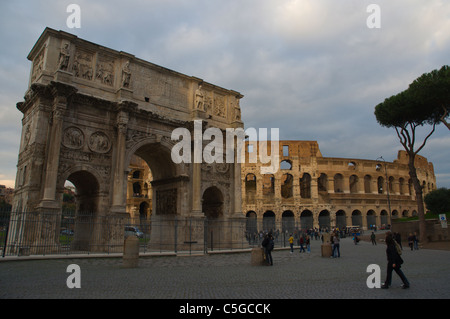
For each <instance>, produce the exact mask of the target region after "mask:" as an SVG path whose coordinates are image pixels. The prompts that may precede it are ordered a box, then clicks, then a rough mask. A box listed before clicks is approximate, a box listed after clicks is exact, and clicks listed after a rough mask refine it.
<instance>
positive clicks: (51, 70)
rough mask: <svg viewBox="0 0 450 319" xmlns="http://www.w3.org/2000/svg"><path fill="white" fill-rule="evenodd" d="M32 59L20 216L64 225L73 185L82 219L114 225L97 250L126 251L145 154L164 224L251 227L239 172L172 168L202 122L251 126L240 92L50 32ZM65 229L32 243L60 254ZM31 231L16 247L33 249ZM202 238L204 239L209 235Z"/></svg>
mask: <svg viewBox="0 0 450 319" xmlns="http://www.w3.org/2000/svg"><path fill="white" fill-rule="evenodd" d="M28 59H29V60H30V61H31V62H32V67H31V74H30V82H29V88H28V90H27V92H26V95H25V101H23V102H20V103H18V104H17V108H18V109H19V110H20V111H21V112H22V113H23V120H22V137H21V143H20V150H19V159H18V165H17V178H16V192H15V197H14V203H13V211H15V212H24V211H27V212H33V218H34V219H37V220H44V219H45V218H46V217H45V216H47V215H48V214H49V213H52V214H53V215H55V214H56V216H58V215H57V214H58V212H60V210H61V202H62V201H61V199H62V194H63V189H64V184H65V182H66V181H70V182H72V183H73V184H74V185H75V187H76V189H77V211H78V212H85V213H88V215H89V218H91V219H94V220H102V221H104V224H105V226H103V227H100V228H99V229H95V230H90V231H89V232H90V233H92V234H95V238H96V241H98V245H94V246H98V247H100V246H102V245H104V244H108V245H110V247H112V246H117V247H118V249H120V247H122V245H123V222H124V221H123V220H124V218H127V217H128V214H127V212H126V204H127V178H128V177H127V176H128V174H129V167H130V162H131V158H132V157H133V156H134V155H137V156H139V157H140V158H142V159H143V160H144V161H145V162H146V163H147V164H148V165H149V167H150V169H151V171H152V174H153V181H152V185H151V186H152V188H151V189H152V192H153V194H152V199H153V200H152V205H153V207H152V211H153V214H152V218H153V219H154V220H157V219H159V220H161V221H163V220H167V222H171V221H174V220H177V219H179V218H187V217H196V218H204V217H205V214H203V212H205V211H206V212H208V213H207V214H206V217H210V218H215V219H217V220H219V219H220V220H221V221H224V222H226V221H227V220H230V219H233V218H242V212H241V198H240V196H241V182H240V179H239V178H236V177H239V174H240V166H239V165H237V166H233V165H229V164H225V165H224V164H211V165H205V164H191V163H181V164H174V162H173V161H172V160H171V150H172V147H173V146H174V145H175V144H176V143H177V141H173V140H172V139H171V134H172V132H173V130H174V129H176V128H186V129H188V130H189V132H193V129H194V121H195V120H201V121H202V124H203V130H205V129H206V128H208V127H215V128H219V129H221V130H225V129H226V128H230V127H233V128H238V127H242V126H243V123H242V122H241V119H240V106H239V100H240V99H241V98H242V97H243V96H242V95H241V94H240V93H238V92H236V91H233V90H228V89H224V88H221V87H218V86H216V85H213V84H211V83H207V82H205V81H203V80H202V79H199V78H196V77H192V76H187V75H184V74H180V73H178V72H175V71H172V70H169V69H166V68H163V67H161V66H158V65H155V64H152V63H150V62H146V61H143V60H141V59H139V58H137V57H135V56H133V55H131V54H128V53H125V52H119V51H115V50H112V49H109V48H106V47H103V46H100V45H97V44H94V43H91V42H88V41H85V40H82V39H80V38H78V37H76V36H74V35H72V34H69V33H66V32H63V31H55V30H52V29H50V28H47V29H45V31H44V32H43V34H42V35H41V37H40V38H39V40H38V41H37V43H36V44H35V46H34V47H33V49H32V50H31V52H30V54H29V56H28ZM192 136H193V134H192ZM211 203H213V204H211ZM217 203H219V204H220V205H219V206H220V207H217ZM209 204H211V205H209ZM208 214H209V215H208ZM53 215H52V216H53ZM49 216H50V215H49ZM24 218H28V217H24ZM52 218H53V217H52ZM57 220H58V217H56V218H53V219H51V220H50V219H49V220H48V222H45V223H44V224H45V225H44V226H43V229H42V231H41V232H40V234H39V235H37V236H33V238H28V239H26V240H25V241H26V242H28V243H29V244H30V245H32V246H33V247H38V246H39V241H40V240H41V239H42V240H43V239H44V238H49V237H50V238H52V240H53V241H55V244H56V245H57V243H58V234H59V224H58V221H57ZM178 226H179V225H178ZM21 227H22V226H21ZM23 227H26V226H23ZM178 229H182V227H178ZM22 230H23V229H22ZM22 230H20V229H16V230H12V231H11V233H10V237H11V238H10V239H11V240H9V242H10V243H14V242H24V240H23V239H24V238H23V236H26V235H24V234H27V233H28V232H27V231H22ZM189 235H190V236H191V235H192V234H189ZM75 236H76V238H75V242H79V244H80V246H83V243H84V242H87V241H89V240H91V242H92V237H91V235H90V234H89V233H87V232H83V231H77V230H76V231H75ZM77 236H80V237H77ZM185 236H186V234H183V233H182V230H180V234H178V236H177V237H173V236H172V237H171V238H166V237H164V236H163V235H161V236H160V238H161V240H174V239H173V238H178V240H180V241H181V243H183V241H184V240H185V239H184V237H185ZM196 236H197V237H198V238H197V240H198V241H199V242H201V241H202V240H203V233H201V232H200V233H199V234H196ZM20 237H21V238H20ZM179 247H180V249H182V245H180V246H179Z"/></svg>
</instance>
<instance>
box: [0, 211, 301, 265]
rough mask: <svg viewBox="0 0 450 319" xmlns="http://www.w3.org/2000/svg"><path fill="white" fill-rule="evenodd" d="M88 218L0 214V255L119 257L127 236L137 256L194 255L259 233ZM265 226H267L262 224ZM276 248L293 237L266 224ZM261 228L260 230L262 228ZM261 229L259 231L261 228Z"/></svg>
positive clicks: (231, 222) (253, 228) (194, 223)
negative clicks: (132, 238) (136, 247)
mask: <svg viewBox="0 0 450 319" xmlns="http://www.w3.org/2000/svg"><path fill="white" fill-rule="evenodd" d="M98 215H99V214H93V213H90V212H84V213H74V212H62V213H61V212H59V213H55V212H52V213H45V212H0V255H1V256H2V257H6V256H30V255H37V256H45V255H75V254H113V253H122V252H123V247H124V240H125V239H126V238H127V237H128V236H136V237H138V238H139V243H140V253H141V254H142V253H144V254H145V253H175V254H194V253H201V254H204V253H208V252H212V251H222V250H237V249H247V248H252V247H257V246H259V245H260V244H261V241H262V240H263V236H264V233H265V232H267V231H269V230H265V229H261V230H259V229H258V226H257V225H256V224H255V223H254V221H253V220H248V219H246V218H237V219H208V218H182V217H174V216H152V219H151V220H144V219H142V220H132V219H130V218H129V217H120V216H119V217H118V216H98ZM127 216H128V215H127ZM265 222H267V221H265ZM269 224H270V225H271V229H270V231H271V232H273V234H274V238H275V245H276V247H287V246H289V242H288V238H289V236H290V234H292V233H294V235H295V236H296V237H297V234H298V231H297V230H296V225H293V224H292V225H290V228H291V229H289V230H288V229H283V228H285V225H279V227H277V224H276V223H275V221H273V222H271V223H269ZM266 225H267V224H265V225H264V226H266ZM261 228H263V227H262V226H261Z"/></svg>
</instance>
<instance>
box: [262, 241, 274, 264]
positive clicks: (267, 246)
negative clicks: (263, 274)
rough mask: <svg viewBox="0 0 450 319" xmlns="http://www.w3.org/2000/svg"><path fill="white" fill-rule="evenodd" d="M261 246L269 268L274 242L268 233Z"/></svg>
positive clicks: (271, 261)
mask: <svg viewBox="0 0 450 319" xmlns="http://www.w3.org/2000/svg"><path fill="white" fill-rule="evenodd" d="M261 246H263V248H264V253H265V254H266V261H267V264H268V265H270V266H273V259H272V250H273V247H274V241H273V237H272V234H271V233H268V234H267V235H266V236H265V237H264V240H263V241H262V243H261Z"/></svg>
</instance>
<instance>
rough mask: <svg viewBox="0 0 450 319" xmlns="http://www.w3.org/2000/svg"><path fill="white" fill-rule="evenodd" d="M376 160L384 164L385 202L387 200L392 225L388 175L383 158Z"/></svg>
mask: <svg viewBox="0 0 450 319" xmlns="http://www.w3.org/2000/svg"><path fill="white" fill-rule="evenodd" d="M378 160H382V161H383V162H384V174H385V176H386V191H387V200H388V207H389V220H390V223H391V225H392V213H391V198H390V195H389V179H388V174H387V166H386V161H385V160H384V158H383V156H380V157H378V158H377V161H378Z"/></svg>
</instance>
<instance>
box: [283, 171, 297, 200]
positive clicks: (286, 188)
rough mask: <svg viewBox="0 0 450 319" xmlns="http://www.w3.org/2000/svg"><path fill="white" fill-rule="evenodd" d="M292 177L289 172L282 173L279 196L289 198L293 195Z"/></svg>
mask: <svg viewBox="0 0 450 319" xmlns="http://www.w3.org/2000/svg"><path fill="white" fill-rule="evenodd" d="M293 182H294V177H293V176H292V175H291V174H284V175H283V177H282V184H281V196H282V197H283V198H291V197H292V196H293Z"/></svg>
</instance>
